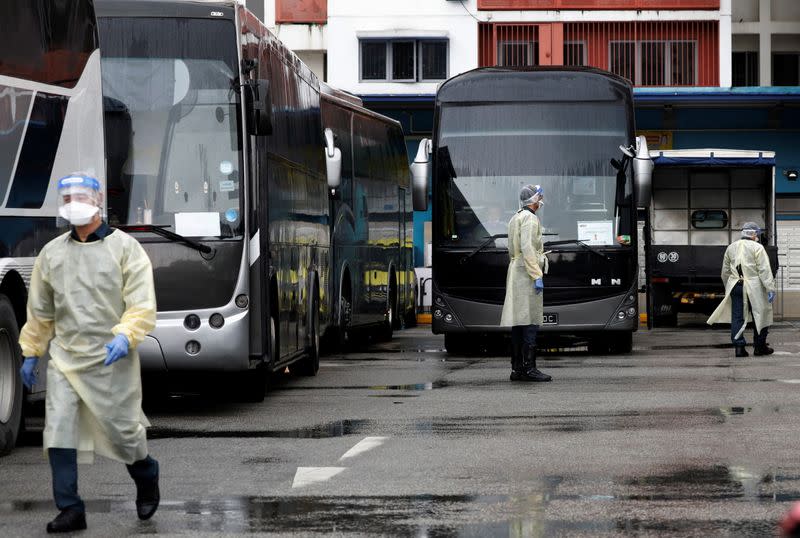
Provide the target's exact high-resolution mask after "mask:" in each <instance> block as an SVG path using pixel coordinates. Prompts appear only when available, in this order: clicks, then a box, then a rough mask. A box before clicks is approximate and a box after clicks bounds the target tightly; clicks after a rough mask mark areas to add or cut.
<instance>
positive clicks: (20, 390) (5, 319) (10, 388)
mask: <svg viewBox="0 0 800 538" xmlns="http://www.w3.org/2000/svg"><path fill="white" fill-rule="evenodd" d="M18 340H19V329H18V328H17V318H16V316H15V315H14V309H13V308H12V306H11V301H9V300H8V298H6V297H5V296H4V295H0V456H4V455H6V454H8V453H9V452H11V450H12V449H13V448H14V446H15V445H16V444H17V436H18V435H19V432H20V429H21V424H22V398H23V395H24V387H23V385H22V378H21V377H20V375H19V369H20V367H21V366H22V356H21V355H20V352H19V346H18V345H17V341H18Z"/></svg>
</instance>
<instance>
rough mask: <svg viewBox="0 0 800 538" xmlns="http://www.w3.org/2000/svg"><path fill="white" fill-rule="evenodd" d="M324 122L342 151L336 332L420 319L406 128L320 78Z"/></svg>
mask: <svg viewBox="0 0 800 538" xmlns="http://www.w3.org/2000/svg"><path fill="white" fill-rule="evenodd" d="M321 106H322V125H323V127H325V128H326V129H330V130H331V131H332V132H333V134H334V136H335V141H336V146H337V147H338V148H339V150H340V152H341V155H342V161H341V162H342V164H341V166H342V168H341V185H339V187H338V188H336V189H334V190H333V192H332V196H331V209H330V214H331V218H332V228H331V234H332V237H331V246H332V250H333V255H332V260H331V267H332V273H331V275H332V277H331V293H330V297H331V304H332V306H333V307H332V310H331V312H332V315H333V322H332V324H331V331H332V335H333V336H335V337H336V339H337V340H338V341H339V343H340V344H343V343H346V342H347V341H348V340H350V339H353V338H359V337H363V336H365V335H368V334H372V335H376V336H379V337H383V338H391V336H392V330H393V329H396V328H399V327H400V326H401V325H402V324H403V323H404V322H412V321H414V320H415V311H414V264H413V261H412V249H413V220H412V216H413V214H412V212H411V188H410V187H411V185H410V183H411V180H410V177H411V176H410V173H409V168H408V157H407V153H406V146H405V141H404V139H403V130H402V127H401V126H400V124H399V123H398V122H397V121H394V120H391V119H389V118H387V117H385V116H381V115H380V114H377V113H375V112H372V111H370V110H368V109H366V108H364V106H363V104H362V102H361V99H359V98H358V97H356V96H354V95H351V94H348V93H345V92H342V91H338V90H334V89H333V88H330V87H329V86H327V85H323V93H322V100H321Z"/></svg>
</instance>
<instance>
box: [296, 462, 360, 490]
mask: <svg viewBox="0 0 800 538" xmlns="http://www.w3.org/2000/svg"><path fill="white" fill-rule="evenodd" d="M345 469H347V467H298V468H297V472H296V473H295V474H294V482H292V487H293V488H302V487H303V486H308V485H310V484H316V483H318V482H325V481H327V480H330V479H331V478H333V477H334V476H336V475H337V474H339V473H341V472H342V471H344V470H345Z"/></svg>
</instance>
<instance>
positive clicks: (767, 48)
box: [758, 0, 772, 86]
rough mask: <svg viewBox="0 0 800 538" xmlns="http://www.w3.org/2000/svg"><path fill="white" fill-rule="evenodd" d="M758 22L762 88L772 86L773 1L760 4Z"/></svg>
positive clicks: (759, 64)
mask: <svg viewBox="0 0 800 538" xmlns="http://www.w3.org/2000/svg"><path fill="white" fill-rule="evenodd" d="M758 21H759V22H758V70H759V75H758V77H759V79H760V85H761V86H772V34H771V33H770V27H771V24H770V23H771V21H772V2H771V0H761V2H760V3H759V6H758Z"/></svg>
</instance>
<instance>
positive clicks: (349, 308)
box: [336, 289, 353, 350]
mask: <svg viewBox="0 0 800 538" xmlns="http://www.w3.org/2000/svg"><path fill="white" fill-rule="evenodd" d="M352 319H353V304H352V303H351V302H350V290H349V289H346V293H344V292H343V293H342V296H341V297H339V327H337V330H336V332H337V337H338V342H337V343H338V345H339V349H340V350H344V349H346V348H347V345H348V344H349V342H350V322H351V321H352Z"/></svg>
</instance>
